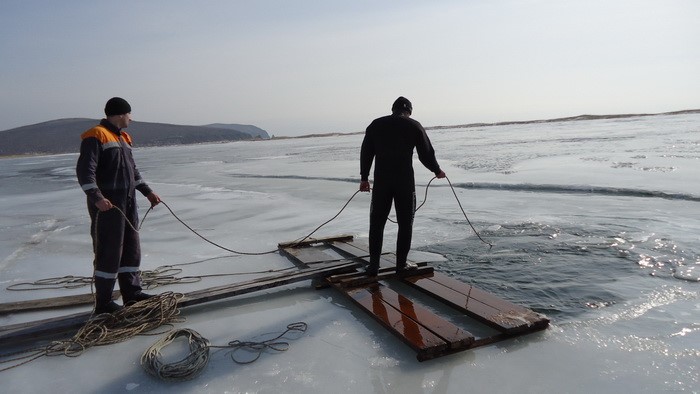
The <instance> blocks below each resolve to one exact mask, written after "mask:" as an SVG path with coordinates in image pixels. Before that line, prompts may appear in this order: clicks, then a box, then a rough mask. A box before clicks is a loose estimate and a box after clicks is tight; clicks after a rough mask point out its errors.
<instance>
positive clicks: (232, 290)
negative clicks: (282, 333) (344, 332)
mask: <svg viewBox="0 0 700 394" xmlns="http://www.w3.org/2000/svg"><path fill="white" fill-rule="evenodd" d="M356 266H357V263H353V262H335V263H328V264H324V265H319V266H315V267H313V268H306V269H301V270H299V271H297V272H294V273H291V274H289V273H286V274H279V275H273V276H268V277H265V278H264V279H254V280H250V281H246V282H240V283H234V284H232V285H224V286H218V287H211V288H208V289H204V290H198V291H193V292H190V293H187V294H185V297H184V298H183V299H182V300H181V301H180V302H179V303H178V305H179V306H181V307H183V308H184V307H188V306H191V305H198V304H202V303H205V302H210V301H215V300H219V299H222V298H229V297H234V296H237V295H241V294H247V293H251V292H253V291H258V290H264V289H269V288H271V287H278V286H283V285H287V284H290V283H294V282H299V281H303V280H308V279H312V278H318V277H326V276H328V275H331V274H333V273H334V272H339V271H343V270H346V269H349V268H353V267H356Z"/></svg>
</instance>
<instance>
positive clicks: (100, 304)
mask: <svg viewBox="0 0 700 394" xmlns="http://www.w3.org/2000/svg"><path fill="white" fill-rule="evenodd" d="M115 283H116V280H115V279H105V278H99V277H95V314H96V315H99V314H101V313H113V312H116V311H118V310H120V309H121V308H122V307H121V306H120V305H118V304H117V303H115V302H114V301H112V292H113V291H114V284H115Z"/></svg>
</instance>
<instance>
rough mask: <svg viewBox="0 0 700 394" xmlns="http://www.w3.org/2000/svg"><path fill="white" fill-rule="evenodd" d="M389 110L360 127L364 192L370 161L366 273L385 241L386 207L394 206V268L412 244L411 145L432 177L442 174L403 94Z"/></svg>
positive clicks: (373, 270)
mask: <svg viewBox="0 0 700 394" xmlns="http://www.w3.org/2000/svg"><path fill="white" fill-rule="evenodd" d="M391 112H392V114H391V115H388V116H384V117H381V118H378V119H375V120H374V121H373V122H372V123H371V124H370V125H369V126H368V127H367V131H366V132H365V138H364V140H363V141H362V148H361V151H360V177H361V178H360V180H361V181H360V191H364V192H369V191H370V184H369V170H370V168H371V167H372V161H373V160H374V161H375V166H374V189H373V190H372V203H371V207H370V213H369V254H370V257H369V259H370V263H369V266H368V267H367V269H366V273H367V275H368V276H376V275H377V273H378V270H379V258H380V256H381V253H382V244H383V242H384V225H385V224H386V220H387V218H388V216H389V212H390V211H391V204H392V201H393V203H394V208H395V210H396V221H397V223H398V225H399V231H398V235H397V240H396V270H397V272H401V271H403V270H405V269H406V259H407V257H408V252H409V250H410V249H411V236H412V233H413V217H414V214H415V211H416V186H415V180H414V178H413V149H414V148H415V149H416V151H418V159H419V160H420V161H421V163H423V165H424V166H425V167H426V168H427V169H428V170H430V171H432V172H433V173H434V174H435V176H436V177H438V178H444V177H445V173H444V172H443V171H442V170H441V169H440V166H439V165H438V162H437V160H436V159H435V151H434V150H433V146H432V145H431V144H430V140H429V139H428V135H427V134H426V133H425V129H423V126H421V124H420V123H418V122H417V121H416V120H413V119H411V118H410V116H411V114H412V113H413V106H412V105H411V102H410V101H408V99H406V98H404V97H399V98H398V99H396V101H395V102H394V104H393V106H392V108H391Z"/></svg>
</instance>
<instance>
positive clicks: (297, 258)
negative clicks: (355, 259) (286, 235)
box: [280, 246, 351, 267]
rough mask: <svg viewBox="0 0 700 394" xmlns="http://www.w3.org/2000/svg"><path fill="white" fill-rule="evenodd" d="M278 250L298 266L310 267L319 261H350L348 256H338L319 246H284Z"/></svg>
mask: <svg viewBox="0 0 700 394" xmlns="http://www.w3.org/2000/svg"><path fill="white" fill-rule="evenodd" d="M280 251H281V252H282V253H283V254H285V255H287V256H289V257H291V258H292V261H293V262H294V263H295V264H297V265H298V266H302V267H310V266H312V265H314V264H319V263H332V262H340V261H350V260H351V259H349V258H343V257H338V256H337V255H332V254H331V253H328V252H329V251H327V250H325V249H322V248H320V247H316V246H312V247H303V248H284V249H280Z"/></svg>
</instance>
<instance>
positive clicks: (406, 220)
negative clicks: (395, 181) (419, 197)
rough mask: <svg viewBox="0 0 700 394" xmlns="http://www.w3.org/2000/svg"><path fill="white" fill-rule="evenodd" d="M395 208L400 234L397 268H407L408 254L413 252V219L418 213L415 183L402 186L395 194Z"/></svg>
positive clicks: (397, 245)
mask: <svg viewBox="0 0 700 394" xmlns="http://www.w3.org/2000/svg"><path fill="white" fill-rule="evenodd" d="M394 208H395V210H396V222H397V223H398V224H399V232H398V235H397V237H396V268H398V269H402V268H405V267H406V259H407V257H408V252H409V251H410V250H411V238H412V236H413V218H414V217H415V212H416V190H415V186H414V184H413V182H411V183H409V184H402V185H400V186H399V187H397V190H396V191H395V193H394Z"/></svg>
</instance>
